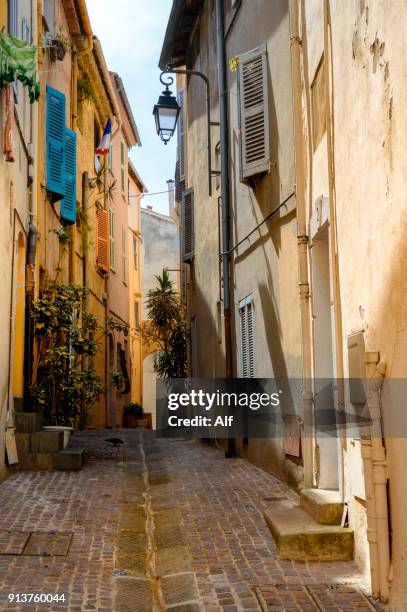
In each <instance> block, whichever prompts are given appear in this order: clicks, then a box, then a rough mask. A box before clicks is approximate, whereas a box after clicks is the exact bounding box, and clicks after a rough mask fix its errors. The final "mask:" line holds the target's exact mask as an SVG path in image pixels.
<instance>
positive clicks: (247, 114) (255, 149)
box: [239, 45, 270, 179]
mask: <svg viewBox="0 0 407 612" xmlns="http://www.w3.org/2000/svg"><path fill="white" fill-rule="evenodd" d="M267 73H268V68H267V50H266V46H265V45H262V46H261V47H257V48H256V49H253V50H252V51H249V52H248V53H243V54H242V55H241V56H240V58H239V104H240V127H241V134H240V147H241V164H242V168H241V174H242V179H246V178H248V177H250V176H254V175H255V174H260V173H263V172H268V171H269V170H270V142H269V117H268V112H269V111H268V78H267Z"/></svg>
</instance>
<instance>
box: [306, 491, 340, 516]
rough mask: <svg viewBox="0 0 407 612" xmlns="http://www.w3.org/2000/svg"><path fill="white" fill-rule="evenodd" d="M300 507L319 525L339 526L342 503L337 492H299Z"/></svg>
mask: <svg viewBox="0 0 407 612" xmlns="http://www.w3.org/2000/svg"><path fill="white" fill-rule="evenodd" d="M300 505H301V507H302V508H304V510H306V511H307V512H308V514H310V515H311V516H312V518H313V519H314V520H316V522H317V523H320V524H321V525H340V524H341V521H342V514H343V503H342V500H341V498H340V495H339V491H326V490H324V489H304V490H303V491H301V495H300Z"/></svg>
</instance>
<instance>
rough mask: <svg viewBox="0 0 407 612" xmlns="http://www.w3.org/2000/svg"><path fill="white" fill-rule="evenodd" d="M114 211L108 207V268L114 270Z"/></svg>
mask: <svg viewBox="0 0 407 612" xmlns="http://www.w3.org/2000/svg"><path fill="white" fill-rule="evenodd" d="M114 234H115V232H114V211H113V210H112V209H111V208H109V247H110V248H109V262H110V269H111V270H113V271H114V270H115V237H114Z"/></svg>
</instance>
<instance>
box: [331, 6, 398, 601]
mask: <svg viewBox="0 0 407 612" xmlns="http://www.w3.org/2000/svg"><path fill="white" fill-rule="evenodd" d="M331 14H332V23H333V28H332V35H333V87H334V99H335V108H334V112H335V114H334V120H335V126H336V130H335V157H336V160H337V163H336V165H335V180H336V193H337V216H338V243H339V265H340V283H341V298H342V310H343V320H344V338H343V342H344V346H346V344H345V343H346V335H347V334H348V333H349V332H350V331H351V330H353V329H364V330H365V338H366V347H367V350H371V351H372V350H374V351H380V355H381V356H382V357H383V356H386V359H387V372H386V375H387V376H388V377H390V378H405V377H406V372H407V357H406V344H407V335H406V334H407V331H406V330H407V303H406V299H405V296H406V287H407V269H406V265H405V261H406V246H405V240H404V229H405V228H406V225H407V209H406V206H405V194H406V190H407V172H406V170H407V163H406V155H405V151H406V148H407V130H406V127H407V113H406V107H405V99H406V94H407V79H406V66H405V61H404V58H405V56H406V52H407V41H406V38H405V36H404V24H405V22H406V19H407V6H406V4H405V3H404V2H402V1H395V2H391V3H389V2H385V1H383V0H369V1H356V0H353V1H352V2H351V3H350V6H349V7H348V10H347V11H344V10H343V3H341V2H340V1H339V0H333V1H332V2H331ZM343 83H346V87H343V86H342V84H343ZM344 118H346V124H345V126H344V123H343V121H344ZM345 127H346V129H344V128H345ZM350 254H351V255H350ZM389 412H390V404H387V403H386V400H384V405H383V415H384V421H385V426H386V425H387V424H388V423H387V422H386V420H387V417H386V414H388V413H389ZM400 433H401V435H402V436H403V434H404V436H405V434H406V432H400ZM386 447H387V451H388V460H389V474H390V503H391V525H392V530H393V537H392V553H393V566H394V579H393V588H392V595H391V599H392V602H393V609H394V610H400V611H401V610H403V609H404V608H405V602H406V600H407V581H406V575H407V533H406V530H405V520H406V516H407V506H406V499H407V484H406V479H405V474H406V471H407V444H406V440H405V437H404V439H402V438H400V439H391V438H390V439H389V438H387V439H386Z"/></svg>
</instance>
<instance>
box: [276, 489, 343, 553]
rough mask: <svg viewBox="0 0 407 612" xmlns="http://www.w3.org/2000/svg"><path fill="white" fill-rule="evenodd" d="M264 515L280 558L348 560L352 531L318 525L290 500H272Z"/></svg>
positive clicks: (333, 526)
mask: <svg viewBox="0 0 407 612" xmlns="http://www.w3.org/2000/svg"><path fill="white" fill-rule="evenodd" d="M264 518H265V520H266V522H267V525H268V527H269V529H270V531H271V534H272V536H273V538H274V540H275V542H276V544H277V547H278V552H279V555H280V557H281V559H291V560H296V561H350V560H352V559H353V531H352V530H351V529H349V528H343V527H338V526H335V525H332V526H328V525H320V524H319V523H317V522H316V521H315V520H314V519H313V518H312V517H311V516H310V515H309V514H308V513H307V512H306V511H305V510H304V509H303V508H301V506H299V505H298V504H295V503H293V502H291V501H279V502H272V503H271V504H270V508H268V509H267V510H265V511H264Z"/></svg>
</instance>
